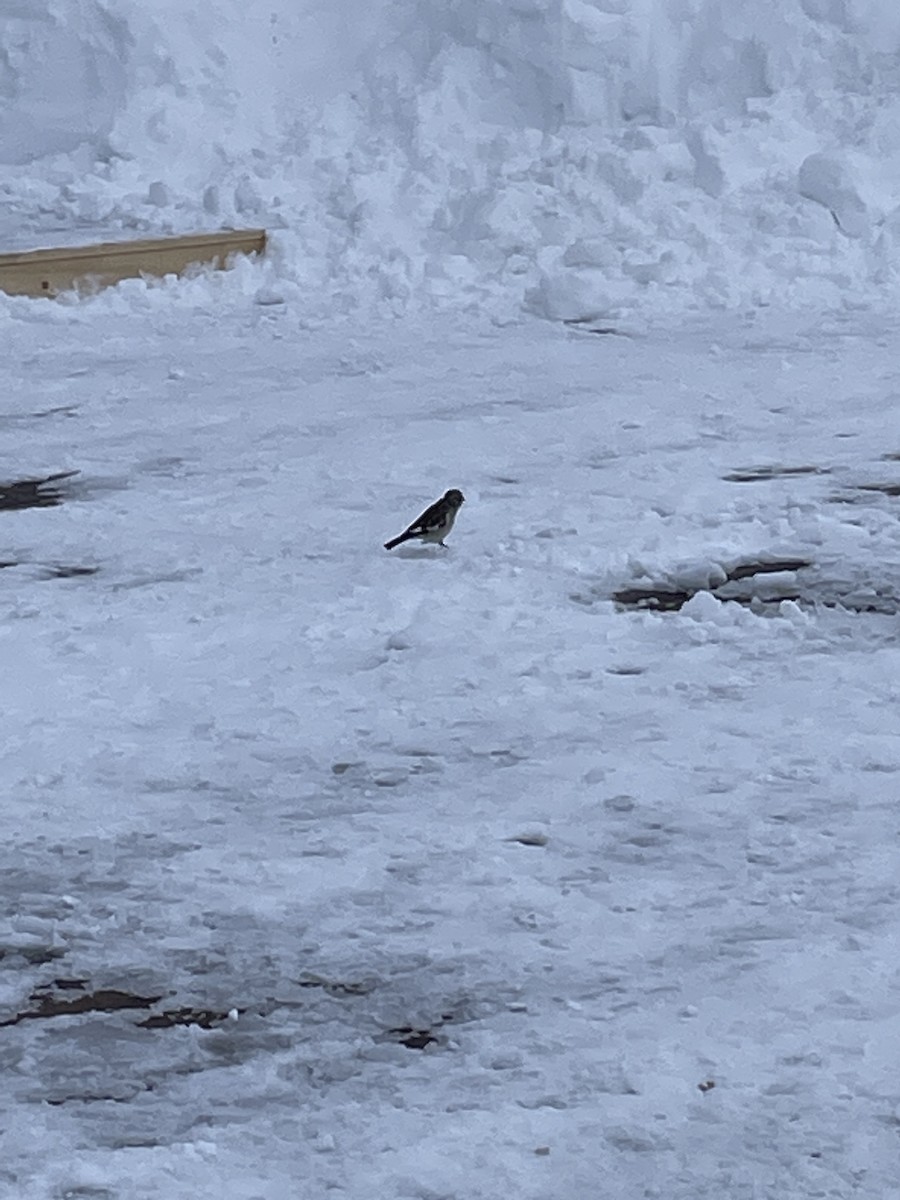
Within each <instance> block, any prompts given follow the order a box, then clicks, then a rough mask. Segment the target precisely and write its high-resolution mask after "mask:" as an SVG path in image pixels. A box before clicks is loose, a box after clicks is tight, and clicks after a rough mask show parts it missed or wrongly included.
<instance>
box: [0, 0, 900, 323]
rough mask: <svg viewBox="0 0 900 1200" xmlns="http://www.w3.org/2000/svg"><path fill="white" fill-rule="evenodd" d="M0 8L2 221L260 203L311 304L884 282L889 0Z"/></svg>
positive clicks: (119, 2)
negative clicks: (3, 165) (279, 231)
mask: <svg viewBox="0 0 900 1200" xmlns="http://www.w3.org/2000/svg"><path fill="white" fill-rule="evenodd" d="M0 17H2V18H5V19H4V20H3V22H2V24H0V164H5V168H4V172H3V180H4V182H3V184H2V189H0V232H2V233H3V235H4V236H3V239H0V240H6V241H9V240H13V241H17V242H18V241H25V242H27V241H29V240H31V241H33V239H34V237H35V236H39V237H40V238H41V240H44V241H52V240H54V239H55V238H56V239H58V237H59V236H60V235H61V233H62V234H63V235H64V236H66V237H69V236H71V230H72V228H73V227H76V228H77V227H81V229H82V230H83V231H84V233H85V235H86V236H87V235H89V234H95V235H96V234H97V233H98V232H105V233H113V234H118V236H122V235H125V234H127V233H128V232H130V231H131V232H133V231H140V230H176V231H180V230H182V229H193V228H196V227H197V226H198V225H202V226H208V227H210V228H214V227H218V226H220V225H222V224H239V225H265V226H267V227H268V228H269V229H272V230H281V235H280V237H279V238H278V239H277V242H278V247H279V256H280V270H281V272H282V274H283V276H284V278H285V280H287V281H289V282H291V283H292V284H293V285H294V287H295V288H296V296H297V297H298V298H299V297H303V298H304V301H305V303H306V304H307V305H308V306H313V307H315V306H316V305H319V306H320V307H323V308H324V309H326V310H327V311H333V310H334V307H335V306H339V307H344V308H354V309H356V308H360V307H365V308H371V307H372V306H375V307H378V308H381V309H384V310H387V311H395V312H396V311H406V310H408V309H409V308H410V307H411V306H413V305H416V306H418V305H421V304H422V303H425V302H427V303H433V304H439V305H448V304H450V305H454V306H459V305H463V306H468V307H470V308H473V309H477V310H478V311H485V310H487V309H489V310H491V311H497V312H501V313H505V312H507V311H508V310H510V309H512V310H519V309H520V308H521V307H522V306H525V307H526V308H528V309H530V310H532V311H534V312H535V313H537V314H539V315H543V316H549V317H554V318H562V319H565V318H579V317H591V316H596V315H601V314H609V313H612V312H618V311H620V310H622V309H623V308H629V307H635V306H637V307H647V306H653V307H657V308H658V307H659V306H664V307H667V308H670V309H676V308H677V309H685V308H691V307H697V306H700V307H706V306H709V305H714V306H722V305H729V304H733V303H737V302H740V303H767V302H770V301H772V300H773V299H774V300H777V302H778V304H779V305H784V304H792V305H800V304H808V303H811V302H814V303H816V304H817V305H821V304H826V305H830V306H834V305H836V304H840V303H843V302H845V301H846V300H847V299H848V298H852V299H858V298H859V297H860V296H863V295H864V296H869V295H872V294H878V295H880V296H881V297H882V298H884V297H890V296H892V295H893V293H894V291H895V288H896V283H897V276H898V266H900V245H898V238H900V88H898V84H900V67H898V62H900V58H898V52H900V7H898V6H897V4H896V3H895V2H894V0H753V3H750V4H746V3H736V2H734V0H516V3H510V2H509V0H444V2H442V3H436V2H435V0H366V3H361V2H360V0H306V2H300V0H270V2H269V3H268V4H265V5H259V4H248V3H246V0H218V2H217V3H215V4H207V5H192V4H183V3H181V2H180V0H78V2H77V3H65V4H64V3H59V2H57V0H29V3H27V4H24V3H22V0H0ZM23 221H24V223H25V227H24V230H23Z"/></svg>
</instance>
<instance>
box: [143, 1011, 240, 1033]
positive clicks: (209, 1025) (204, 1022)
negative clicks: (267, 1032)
mask: <svg viewBox="0 0 900 1200" xmlns="http://www.w3.org/2000/svg"><path fill="white" fill-rule="evenodd" d="M232 1011H234V1012H236V1013H237V1014H238V1016H241V1015H242V1014H243V1013H245V1012H246V1011H247V1010H246V1008H236V1009H233V1010H229V1011H228V1012H218V1011H216V1010H215V1009H211V1008H169V1009H166V1010H165V1011H164V1012H159V1013H151V1014H150V1016H149V1017H146V1018H145V1019H144V1020H143V1021H136V1022H135V1024H136V1025H137V1027H138V1029H175V1028H177V1027H178V1026H184V1025H197V1026H199V1028H200V1029H215V1027H216V1026H217V1025H221V1024H222V1022H223V1021H227V1020H229V1018H230V1016H231V1012H232Z"/></svg>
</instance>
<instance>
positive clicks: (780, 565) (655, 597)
mask: <svg viewBox="0 0 900 1200" xmlns="http://www.w3.org/2000/svg"><path fill="white" fill-rule="evenodd" d="M811 566H813V563H812V562H811V561H810V560H809V559H805V558H778V559H766V560H762V561H756V562H753V561H751V562H742V563H736V564H735V565H734V566H733V567H731V568H730V570H729V571H728V572H727V573H726V576H725V579H724V581H723V582H722V583H721V584H718V585H717V586H716V587H714V588H704V587H685V588H678V587H673V586H672V585H671V584H660V585H658V586H656V585H654V584H637V585H635V586H634V587H628V588H622V589H620V590H619V591H616V592H613V593H612V596H611V597H610V598H611V599H612V600H613V601H614V602H615V603H616V604H617V605H618V606H619V607H620V608H632V609H633V608H637V609H653V610H655V611H656V612H678V610H679V609H681V608H683V607H684V605H685V604H687V602H688V600H690V599H691V598H692V597H693V596H696V595H697V593H698V592H709V593H710V594H711V595H713V596H715V597H716V599H717V600H736V601H737V602H738V603H739V604H746V605H748V606H749V605H751V604H753V603H754V602H755V603H762V604H776V603H780V602H781V601H782V600H800V599H801V598H802V593H801V592H800V591H799V589H798V590H797V591H796V593H795V592H793V591H791V592H789V593H786V592H779V593H778V595H777V596H772V597H760V596H758V595H757V594H756V593H755V592H754V593H753V594H751V595H749V596H747V595H726V594H723V593H724V589H725V588H727V587H728V585H729V584H734V583H740V582H742V581H744V580H747V579H755V578H756V577H757V576H760V575H776V574H782V573H785V572H787V573H791V574H793V573H794V572H797V571H802V570H804V569H805V568H806V567H811Z"/></svg>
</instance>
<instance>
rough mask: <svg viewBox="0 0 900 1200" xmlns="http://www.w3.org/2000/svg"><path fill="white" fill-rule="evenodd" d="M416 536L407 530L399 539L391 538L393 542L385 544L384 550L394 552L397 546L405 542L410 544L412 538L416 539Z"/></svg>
mask: <svg viewBox="0 0 900 1200" xmlns="http://www.w3.org/2000/svg"><path fill="white" fill-rule="evenodd" d="M415 536H416V535H415V534H414V533H410V532H409V531H408V530H407V532H406V533H401V534H400V536H399V537H395V538H391V540H390V541H389V542H385V543H384V548H385V550H393V549H394V547H395V546H400V545H402V544H403V542H408V541H410V539H411V538H414V537H415Z"/></svg>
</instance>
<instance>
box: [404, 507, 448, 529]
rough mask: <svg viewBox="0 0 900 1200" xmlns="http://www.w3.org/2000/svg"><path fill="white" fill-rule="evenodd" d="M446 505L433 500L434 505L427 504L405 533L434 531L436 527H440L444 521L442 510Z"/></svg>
mask: <svg viewBox="0 0 900 1200" xmlns="http://www.w3.org/2000/svg"><path fill="white" fill-rule="evenodd" d="M445 508H446V504H445V503H444V501H443V500H442V499H441V500H435V502H434V504H429V506H428V507H427V508H426V509H425V511H424V512H423V513H422V514H421V516H418V517H416V519H415V521H413V523H412V525H410V526H409V527H408V529H407V530H406V532H407V533H418V532H420V531H421V532H424V531H426V530H428V529H434V527H435V526H436V525H440V523H441V521H442V520H443V519H444V509H445Z"/></svg>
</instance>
